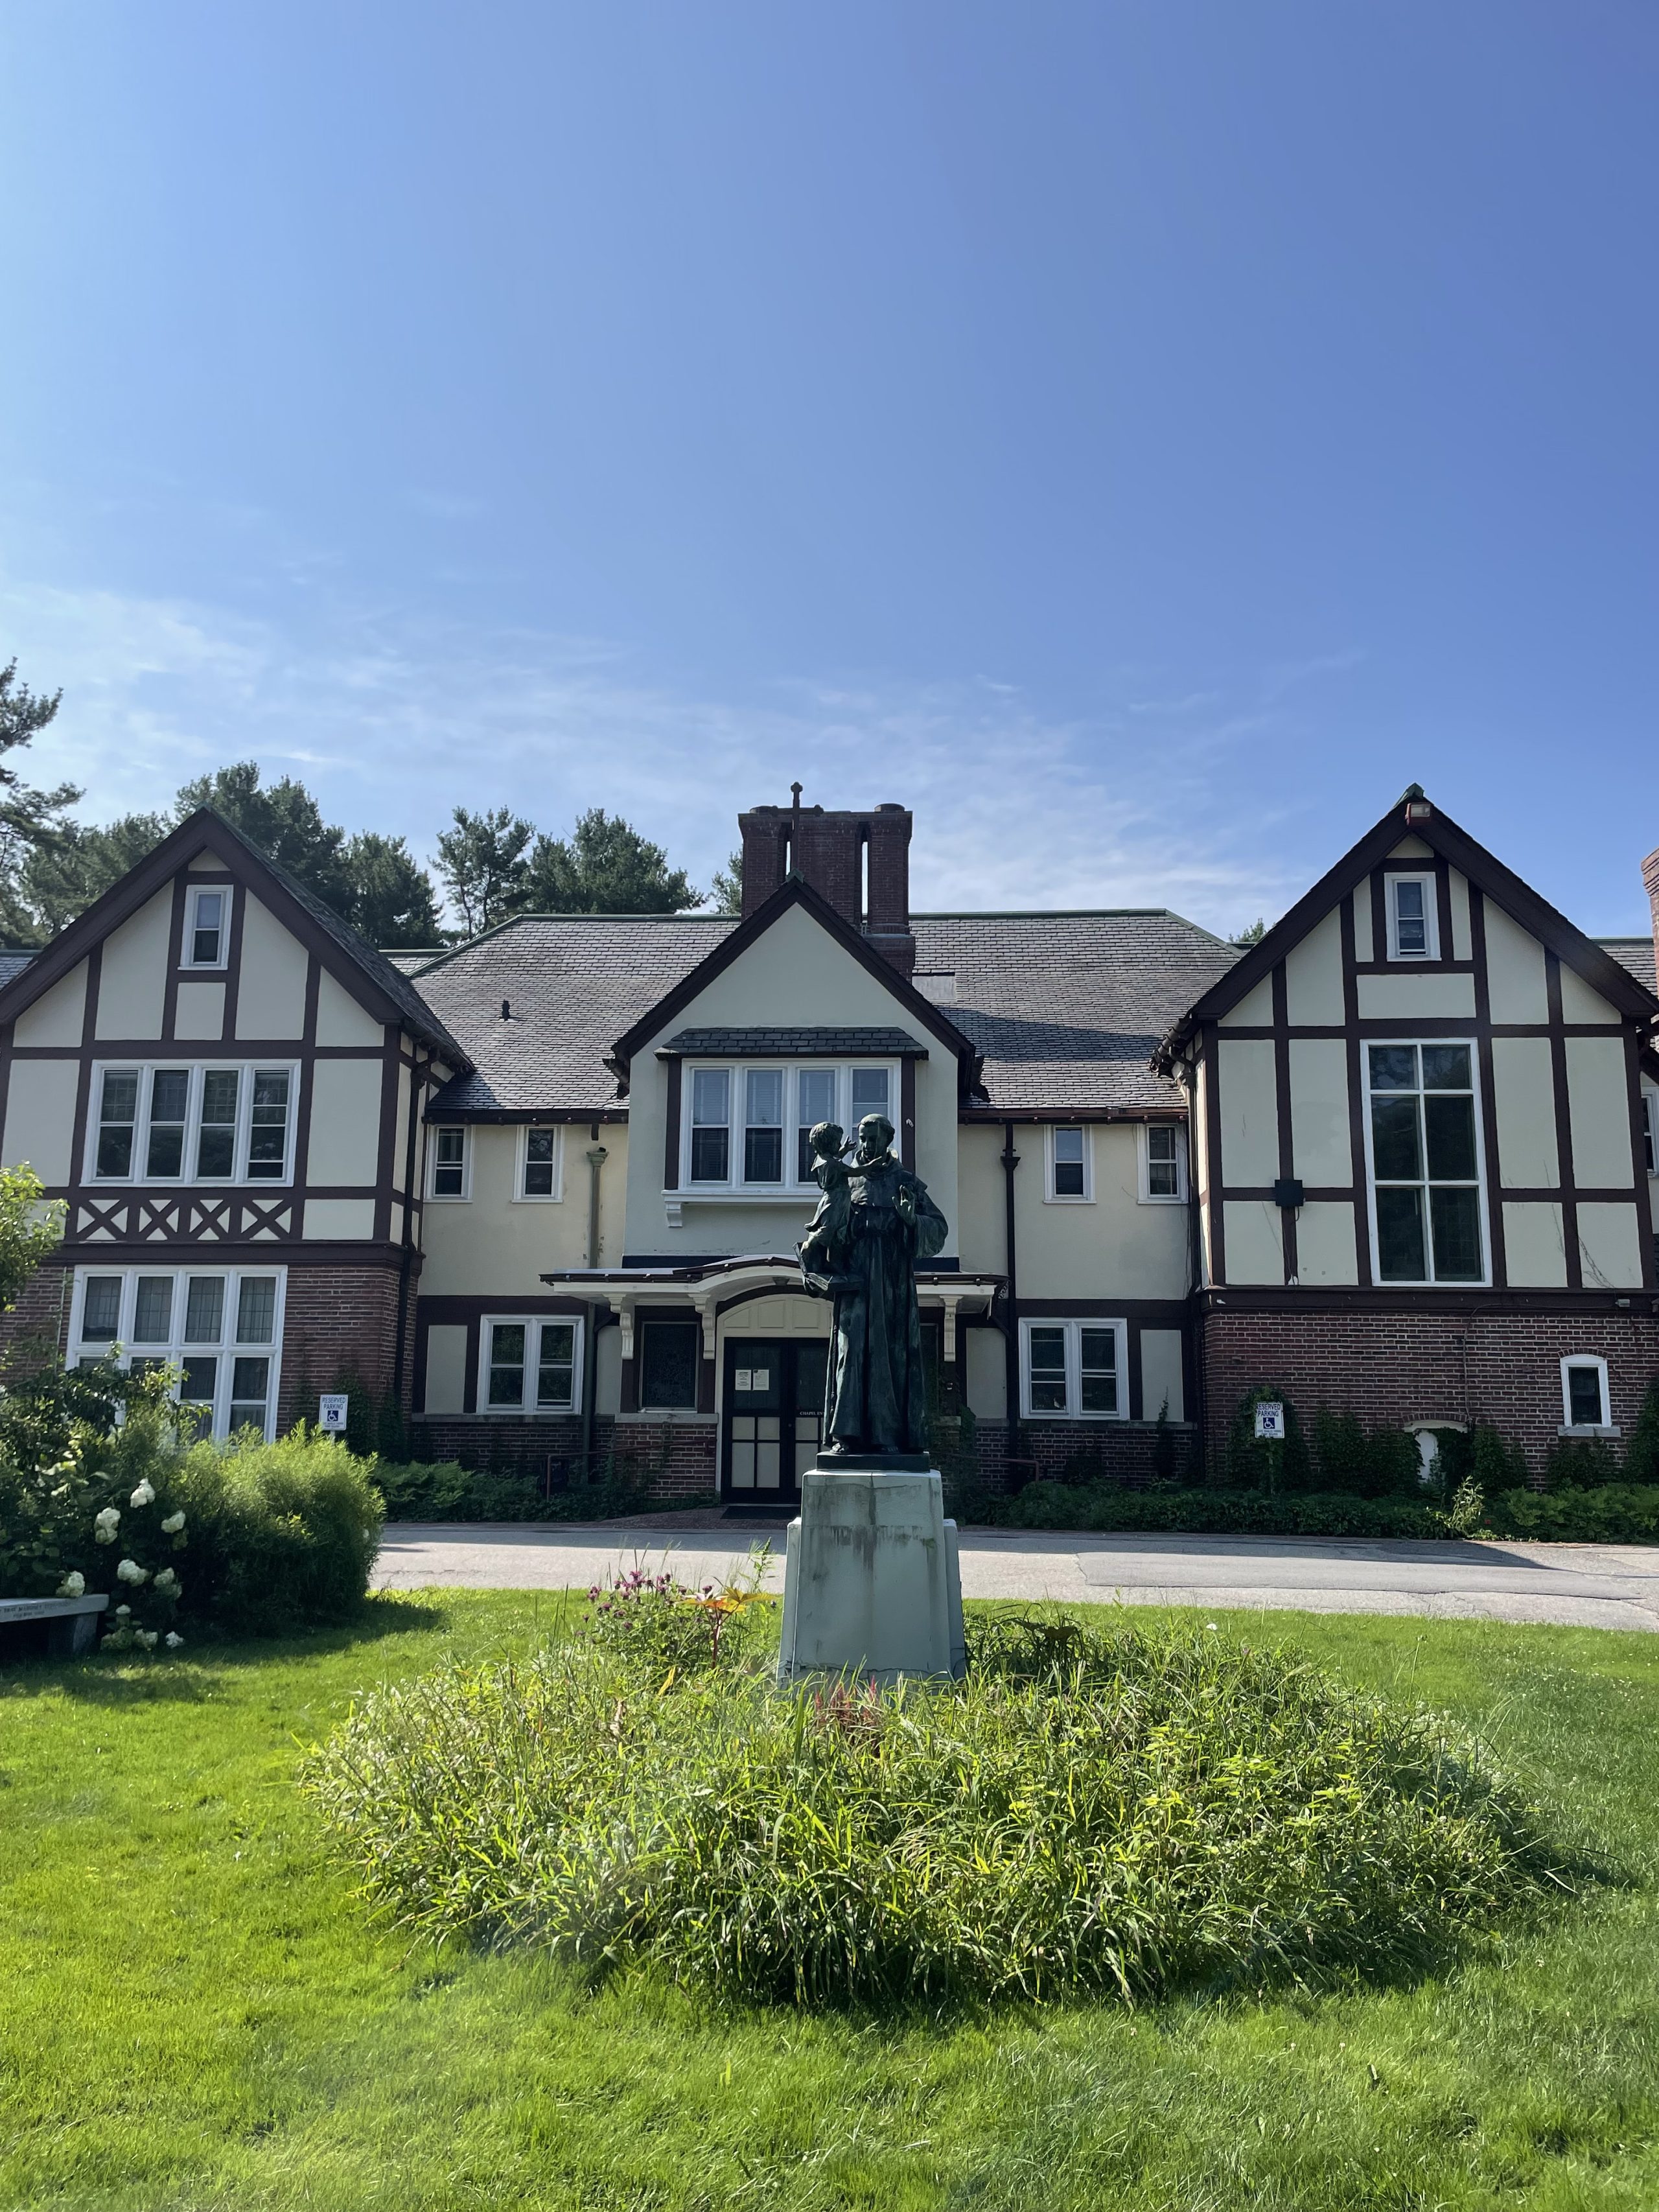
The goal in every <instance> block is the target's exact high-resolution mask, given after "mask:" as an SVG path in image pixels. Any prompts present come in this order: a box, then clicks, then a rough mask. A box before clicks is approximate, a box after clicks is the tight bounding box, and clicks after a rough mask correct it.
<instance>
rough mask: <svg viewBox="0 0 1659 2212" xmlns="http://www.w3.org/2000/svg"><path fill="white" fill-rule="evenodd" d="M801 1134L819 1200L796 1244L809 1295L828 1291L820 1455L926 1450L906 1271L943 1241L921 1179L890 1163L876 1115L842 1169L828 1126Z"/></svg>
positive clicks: (911, 1285)
mask: <svg viewBox="0 0 1659 2212" xmlns="http://www.w3.org/2000/svg"><path fill="white" fill-rule="evenodd" d="M807 1141H808V1143H809V1145H810V1146H811V1151H812V1153H813V1157H814V1158H815V1159H816V1160H817V1166H816V1167H815V1168H814V1169H813V1170H812V1179H813V1181H814V1182H816V1183H817V1186H818V1188H819V1190H820V1191H821V1192H822V1193H823V1196H822V1197H821V1198H820V1199H819V1200H818V1203H817V1210H816V1211H815V1212H814V1213H813V1216H812V1218H811V1222H810V1223H809V1224H808V1225H807V1231H806V1234H805V1237H803V1238H802V1239H801V1242H800V1243H799V1246H798V1247H797V1248H796V1249H797V1250H798V1251H799V1255H800V1264H801V1273H802V1275H803V1277H804V1279H805V1285H806V1288H807V1290H808V1291H809V1292H810V1293H811V1296H812V1297H819V1298H832V1299H833V1300H834V1301H835V1310H836V1321H835V1346H834V1357H833V1358H831V1360H830V1362H829V1376H828V1380H827V1383H826V1384H825V1389H824V1406H823V1436H824V1449H823V1452H821V1453H820V1455H819V1456H820V1457H821V1458H828V1459H842V1458H847V1457H849V1456H851V1455H854V1454H856V1455H860V1456H861V1457H884V1456H885V1457H890V1456H891V1455H895V1454H897V1455H904V1456H911V1455H916V1454H922V1453H925V1452H926V1451H927V1442H928V1438H927V1378H926V1376H925V1375H924V1373H923V1370H922V1360H921V1312H920V1310H919V1309H918V1307H917V1304H916V1281H915V1267H916V1262H917V1261H918V1260H931V1259H932V1258H933V1255H934V1254H935V1253H936V1252H937V1251H938V1250H939V1247H940V1246H941V1245H942V1244H943V1243H944V1242H945V1236H946V1234H947V1230H946V1224H945V1216H944V1215H943V1214H942V1213H941V1212H939V1208H938V1206H935V1205H934V1204H933V1200H932V1199H931V1198H929V1197H928V1195H927V1184H926V1183H925V1182H922V1180H921V1177H920V1176H916V1175H913V1174H912V1173H911V1171H910V1170H909V1169H908V1168H907V1167H902V1166H901V1165H900V1164H899V1163H898V1161H897V1160H896V1159H895V1158H893V1154H892V1149H891V1147H892V1142H893V1125H892V1123H891V1122H890V1121H889V1120H888V1119H887V1117H886V1115H884V1114H866V1115H865V1117H864V1119H863V1121H860V1123H859V1142H858V1150H857V1152H854V1156H853V1161H852V1164H851V1165H850V1167H849V1166H848V1164H846V1162H845V1159H844V1154H845V1153H846V1151H847V1149H848V1147H847V1146H846V1143H845V1141H844V1139H843V1137H842V1132H841V1130H840V1129H838V1128H837V1127H836V1125H835V1123H834V1122H833V1121H820V1122H819V1123H818V1125H817V1127H816V1128H815V1129H813V1130H812V1132H811V1135H810V1136H809V1138H808V1139H807Z"/></svg>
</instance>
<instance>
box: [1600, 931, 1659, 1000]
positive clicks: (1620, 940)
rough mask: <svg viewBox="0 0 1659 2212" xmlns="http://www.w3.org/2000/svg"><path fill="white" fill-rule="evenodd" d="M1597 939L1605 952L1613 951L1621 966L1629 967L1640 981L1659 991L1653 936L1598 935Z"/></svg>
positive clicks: (1650, 988)
mask: <svg viewBox="0 0 1659 2212" xmlns="http://www.w3.org/2000/svg"><path fill="white" fill-rule="evenodd" d="M1595 941H1596V943H1597V944H1598V945H1600V946H1601V950H1602V951H1604V952H1610V953H1612V955H1613V958H1614V959H1615V960H1616V961H1617V962H1618V963H1619V965H1620V967H1621V968H1628V969H1629V970H1630V972H1631V974H1632V975H1634V976H1635V978H1636V980H1637V981H1638V983H1645V984H1646V985H1647V987H1648V988H1649V990H1650V991H1659V978H1656V975H1655V973H1654V957H1653V939H1652V938H1651V937H1598V938H1597V939H1596V940H1595Z"/></svg>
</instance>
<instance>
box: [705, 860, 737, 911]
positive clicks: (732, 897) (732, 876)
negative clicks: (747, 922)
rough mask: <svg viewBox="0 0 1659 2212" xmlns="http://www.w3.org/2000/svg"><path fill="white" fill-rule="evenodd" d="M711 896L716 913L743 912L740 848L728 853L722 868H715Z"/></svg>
mask: <svg viewBox="0 0 1659 2212" xmlns="http://www.w3.org/2000/svg"><path fill="white" fill-rule="evenodd" d="M712 896H713V898H714V911H715V913H716V914H741V913H742V912H743V854H742V852H741V850H739V851H738V852H735V853H732V854H729V855H728V856H727V859H726V866H724V867H723V868H716V869H715V871H714V891H713V894H712Z"/></svg>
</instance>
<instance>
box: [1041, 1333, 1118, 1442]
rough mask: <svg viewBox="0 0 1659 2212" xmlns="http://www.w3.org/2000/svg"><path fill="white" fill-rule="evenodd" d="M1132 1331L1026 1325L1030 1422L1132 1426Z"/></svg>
mask: <svg viewBox="0 0 1659 2212" xmlns="http://www.w3.org/2000/svg"><path fill="white" fill-rule="evenodd" d="M1128 1344H1129V1331H1128V1326H1127V1323H1126V1322H1121V1321H1107V1320H1100V1321H1097V1320H1096V1319H1095V1317H1094V1316H1093V1315H1086V1316H1084V1317H1083V1318H1082V1319H1081V1320H1076V1321H1072V1320H1066V1321H1022V1322H1021V1323H1020V1325H1019V1380H1020V1397H1021V1400H1022V1401H1023V1403H1022V1407H1021V1411H1022V1413H1024V1416H1025V1417H1026V1418H1027V1419H1036V1420H1042V1419H1050V1420H1067V1421H1127V1419H1128V1418H1129V1352H1128Z"/></svg>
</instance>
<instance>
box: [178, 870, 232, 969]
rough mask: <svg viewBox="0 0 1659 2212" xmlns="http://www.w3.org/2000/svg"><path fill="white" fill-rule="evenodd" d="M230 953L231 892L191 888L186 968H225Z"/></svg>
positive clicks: (207, 887) (186, 931)
mask: <svg viewBox="0 0 1659 2212" xmlns="http://www.w3.org/2000/svg"><path fill="white" fill-rule="evenodd" d="M229 951H230V893H229V891H228V890H224V889H221V888H218V887H216V886H210V885H208V884H197V885H192V887H191V893H190V897H189V901H188V903H187V905H186V908H185V963H184V964H185V967H186V968H222V967H223V966H224V964H225V961H226V959H227V957H228V953H229Z"/></svg>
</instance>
